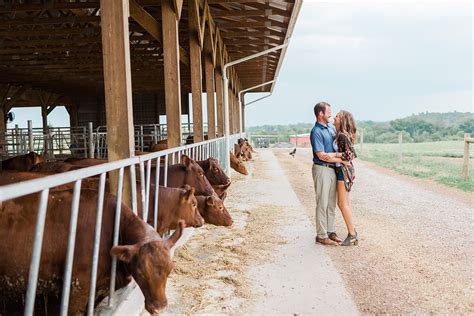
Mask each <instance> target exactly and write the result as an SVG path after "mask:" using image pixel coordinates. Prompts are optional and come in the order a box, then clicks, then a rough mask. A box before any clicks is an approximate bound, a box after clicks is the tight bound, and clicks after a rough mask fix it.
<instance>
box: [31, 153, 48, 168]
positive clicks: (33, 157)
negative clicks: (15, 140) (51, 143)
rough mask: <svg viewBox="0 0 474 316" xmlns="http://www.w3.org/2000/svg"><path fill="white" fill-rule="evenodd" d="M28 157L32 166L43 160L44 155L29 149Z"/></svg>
mask: <svg viewBox="0 0 474 316" xmlns="http://www.w3.org/2000/svg"><path fill="white" fill-rule="evenodd" d="M28 159H29V160H30V161H31V164H32V166H36V165H37V164H40V163H43V162H45V159H44V156H43V155H40V154H37V153H35V152H34V151H31V152H30V153H29V154H28Z"/></svg>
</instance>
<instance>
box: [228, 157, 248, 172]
mask: <svg viewBox="0 0 474 316" xmlns="http://www.w3.org/2000/svg"><path fill="white" fill-rule="evenodd" d="M230 167H231V168H232V169H234V170H235V171H237V172H238V173H241V174H244V175H248V172H247V168H245V165H244V163H243V162H242V161H240V160H239V159H238V158H237V157H235V155H234V154H233V153H232V152H230Z"/></svg>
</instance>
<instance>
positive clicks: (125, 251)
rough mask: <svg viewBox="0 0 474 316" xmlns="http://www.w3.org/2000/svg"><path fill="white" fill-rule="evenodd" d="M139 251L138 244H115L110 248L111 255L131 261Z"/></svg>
mask: <svg viewBox="0 0 474 316" xmlns="http://www.w3.org/2000/svg"><path fill="white" fill-rule="evenodd" d="M137 253H138V246H137V245H131V246H115V247H112V249H110V255H111V256H112V257H117V259H119V260H120V261H124V262H130V261H132V259H133V257H135V256H136V255H137Z"/></svg>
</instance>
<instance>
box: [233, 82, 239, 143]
mask: <svg viewBox="0 0 474 316" xmlns="http://www.w3.org/2000/svg"><path fill="white" fill-rule="evenodd" d="M238 94H239V91H238V90H237V89H236V90H235V93H234V134H235V133H239V132H240V126H239V122H240V111H239V98H237V95H238Z"/></svg>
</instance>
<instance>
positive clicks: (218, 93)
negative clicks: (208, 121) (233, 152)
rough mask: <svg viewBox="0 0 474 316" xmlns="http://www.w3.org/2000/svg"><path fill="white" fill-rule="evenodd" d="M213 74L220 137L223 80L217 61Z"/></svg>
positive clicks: (222, 116) (222, 132)
mask: <svg viewBox="0 0 474 316" xmlns="http://www.w3.org/2000/svg"><path fill="white" fill-rule="evenodd" d="M214 74H215V79H216V106H217V111H216V112H217V135H218V136H219V137H221V136H224V99H223V98H224V95H223V94H224V93H223V87H224V82H223V79H222V73H221V69H220V64H219V63H218V66H217V67H216V68H215V69H214Z"/></svg>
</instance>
